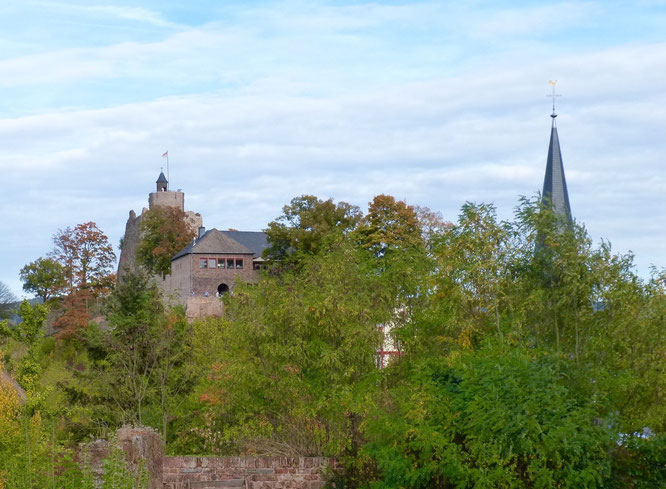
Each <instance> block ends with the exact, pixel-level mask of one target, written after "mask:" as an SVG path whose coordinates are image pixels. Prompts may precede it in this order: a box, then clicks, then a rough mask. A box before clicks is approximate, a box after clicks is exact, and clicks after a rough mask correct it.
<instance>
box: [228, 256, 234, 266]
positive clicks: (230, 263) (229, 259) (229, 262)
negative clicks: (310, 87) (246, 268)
mask: <svg viewBox="0 0 666 489" xmlns="http://www.w3.org/2000/svg"><path fill="white" fill-rule="evenodd" d="M227 268H234V259H233V258H227Z"/></svg>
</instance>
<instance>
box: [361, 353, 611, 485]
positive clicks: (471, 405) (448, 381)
mask: <svg viewBox="0 0 666 489" xmlns="http://www.w3.org/2000/svg"><path fill="white" fill-rule="evenodd" d="M558 362H559V360H558V358H557V357H556V356H552V355H549V354H543V353H539V352H536V351H533V350H531V351H530V350H528V349H523V348H520V347H507V346H506V345H496V344H493V343H488V344H486V345H484V346H483V347H482V348H481V349H479V350H478V351H469V350H468V351H466V352H462V353H460V354H458V355H456V356H452V357H449V358H443V357H439V358H437V357H433V356H432V355H428V356H415V357H405V361H404V362H403V363H402V364H401V365H397V366H396V369H395V370H396V371H394V372H392V375H391V376H390V377H389V378H388V382H389V388H388V389H387V390H386V391H385V392H384V393H382V395H381V397H380V399H379V401H378V403H377V404H376V406H377V408H373V407H371V408H370V413H369V416H368V417H367V425H366V426H367V430H366V436H367V437H368V439H369V440H368V441H369V443H368V445H367V447H366V451H367V453H368V454H370V455H371V456H372V457H374V458H375V459H376V461H377V465H378V467H379V469H380V472H381V480H380V481H377V482H376V483H375V484H373V485H372V487H377V488H399V487H400V488H423V489H425V488H435V489H436V488H441V489H444V488H451V487H460V488H462V487H476V488H489V489H490V488H496V487H504V488H515V489H520V488H525V489H527V488H533V487H561V488H572V489H573V488H579V487H588V488H595V487H596V488H601V487H607V483H608V479H609V476H610V458H609V456H608V453H609V450H611V449H612V448H613V445H614V434H613V432H612V430H611V429H609V427H608V426H607V425H603V424H598V423H595V422H594V415H595V404H594V402H593V401H592V400H591V399H589V398H586V397H579V396H577V395H576V393H575V391H572V390H571V389H568V388H567V386H566V382H567V373H566V372H565V371H563V370H564V369H563V368H562V366H560V367H559V368H558V367H557V364H558Z"/></svg>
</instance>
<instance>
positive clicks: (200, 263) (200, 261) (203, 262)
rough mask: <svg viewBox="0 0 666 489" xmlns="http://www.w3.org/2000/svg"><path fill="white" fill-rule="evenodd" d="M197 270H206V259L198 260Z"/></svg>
mask: <svg viewBox="0 0 666 489" xmlns="http://www.w3.org/2000/svg"><path fill="white" fill-rule="evenodd" d="M199 268H208V258H199Z"/></svg>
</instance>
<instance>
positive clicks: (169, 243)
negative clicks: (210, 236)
mask: <svg viewBox="0 0 666 489" xmlns="http://www.w3.org/2000/svg"><path fill="white" fill-rule="evenodd" d="M139 226H140V229H141V241H140V243H139V246H138V247H137V250H136V258H137V261H138V263H140V264H141V265H143V266H144V267H145V269H146V270H148V271H150V272H152V273H159V274H162V275H165V274H168V273H171V258H172V257H173V256H174V255H175V254H176V253H178V252H179V251H181V250H182V249H183V248H185V247H186V246H187V245H188V244H189V243H190V242H191V241H192V239H194V237H195V236H196V233H195V231H194V230H193V229H192V227H191V225H190V224H188V222H187V221H186V216H185V213H184V212H183V211H181V210H180V209H177V208H175V207H155V208H153V209H151V210H149V211H147V212H145V213H144V214H143V215H142V217H141V223H140V225H139Z"/></svg>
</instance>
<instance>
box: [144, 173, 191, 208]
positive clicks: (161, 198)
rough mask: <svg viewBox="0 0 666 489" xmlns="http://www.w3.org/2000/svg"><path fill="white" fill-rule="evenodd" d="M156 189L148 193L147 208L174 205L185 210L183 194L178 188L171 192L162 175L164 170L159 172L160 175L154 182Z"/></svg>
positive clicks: (167, 182)
mask: <svg viewBox="0 0 666 489" xmlns="http://www.w3.org/2000/svg"><path fill="white" fill-rule="evenodd" d="M155 183H156V184H157V189H156V190H155V192H151V193H150V194H149V195H148V208H149V209H152V208H154V207H158V206H162V207H176V208H178V209H180V210H181V211H183V212H185V194H184V193H183V192H181V191H180V190H177V191H176V192H173V191H171V190H169V181H168V180H167V179H166V177H165V176H164V172H160V176H159V177H158V178H157V181H156V182H155Z"/></svg>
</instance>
